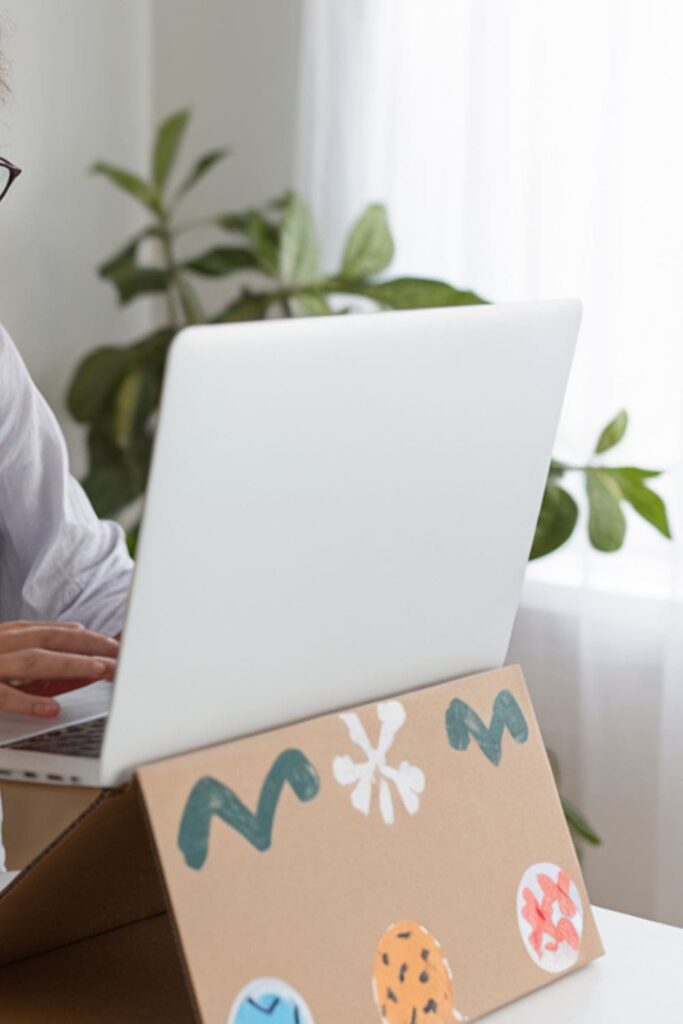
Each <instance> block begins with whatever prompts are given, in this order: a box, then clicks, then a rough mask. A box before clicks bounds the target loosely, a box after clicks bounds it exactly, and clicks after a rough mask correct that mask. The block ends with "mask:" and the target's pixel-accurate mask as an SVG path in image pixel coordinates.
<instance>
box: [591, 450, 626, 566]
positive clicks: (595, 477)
mask: <svg viewBox="0 0 683 1024" xmlns="http://www.w3.org/2000/svg"><path fill="white" fill-rule="evenodd" d="M586 493H587V494H588V510H589V511H588V536H589V538H590V542H591V544H592V545H593V547H594V548H597V550H598V551H618V550H619V548H620V547H621V546H622V544H623V543H624V537H625V535H626V520H625V518H624V513H623V512H622V510H621V507H620V505H619V499H620V497H621V493H620V490H619V487H618V486H617V484H616V483H615V482H614V481H613V480H611V479H610V477H609V475H608V474H607V473H606V472H605V471H604V470H602V469H587V470H586Z"/></svg>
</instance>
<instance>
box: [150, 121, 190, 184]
mask: <svg viewBox="0 0 683 1024" xmlns="http://www.w3.org/2000/svg"><path fill="white" fill-rule="evenodd" d="M189 119H190V111H189V110H180V111H178V113H177V114H171V116H170V117H167V118H166V120H165V121H163V122H162V123H161V125H160V126H159V130H158V132H157V137H156V141H155V144H154V157H153V159H152V180H153V181H154V185H155V187H156V192H157V194H159V195H160V194H161V193H162V192H163V190H164V186H165V185H166V181H167V180H168V176H169V174H170V173H171V170H172V168H173V164H174V163H175V158H176V156H177V155H178V149H179V148H180V144H181V142H182V140H183V135H184V134H185V129H186V128H187V122H188V121H189Z"/></svg>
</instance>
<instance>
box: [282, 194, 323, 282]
mask: <svg viewBox="0 0 683 1024" xmlns="http://www.w3.org/2000/svg"><path fill="white" fill-rule="evenodd" d="M278 273H279V276H280V278H281V280H282V281H284V282H285V283H286V284H311V283H313V282H315V281H317V280H318V279H319V277H320V268H319V263H318V243H317V240H316V235H315V224H314V222H313V215H312V213H311V211H310V209H309V208H308V206H307V205H306V203H304V202H303V201H302V200H301V199H300V198H299V196H297V195H291V196H290V197H289V198H288V200H287V205H286V206H285V210H284V215H283V218H282V227H281V229H280V249H279V254H278Z"/></svg>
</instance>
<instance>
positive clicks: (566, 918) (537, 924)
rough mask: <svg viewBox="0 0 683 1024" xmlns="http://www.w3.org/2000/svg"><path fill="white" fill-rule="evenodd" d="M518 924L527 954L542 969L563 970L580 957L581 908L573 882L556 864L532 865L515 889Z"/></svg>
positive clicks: (577, 891) (552, 971)
mask: <svg viewBox="0 0 683 1024" xmlns="http://www.w3.org/2000/svg"><path fill="white" fill-rule="evenodd" d="M517 923H518V925H519V931H520V934H521V936H522V941H523V942H524V946H525V948H526V951H527V953H528V954H529V956H530V957H531V959H532V960H533V961H534V963H535V964H537V965H538V966H539V967H540V968H542V970H544V971H549V972H550V973H551V974H558V973H559V972H560V971H566V970H568V968H570V967H571V966H572V965H573V964H575V963H576V961H577V960H578V957H579V949H580V946H581V936H582V934H583V907H582V905H581V896H580V895H579V890H578V888H577V887H576V883H575V882H574V881H573V879H572V878H571V877H570V876H569V874H568V872H566V871H565V870H564V869H563V868H560V867H558V865H557V864H549V863H543V864H533V865H532V866H531V867H530V868H527V870H526V871H525V872H524V874H523V875H522V880H521V882H520V883H519V888H518V889H517Z"/></svg>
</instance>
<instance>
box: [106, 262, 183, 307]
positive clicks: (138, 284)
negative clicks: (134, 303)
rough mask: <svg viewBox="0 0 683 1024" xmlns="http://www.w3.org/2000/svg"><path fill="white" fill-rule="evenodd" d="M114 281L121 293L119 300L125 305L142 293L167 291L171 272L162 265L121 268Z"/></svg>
mask: <svg viewBox="0 0 683 1024" xmlns="http://www.w3.org/2000/svg"><path fill="white" fill-rule="evenodd" d="M112 281H113V283H114V284H115V285H116V290H117V291H118V293H119V301H120V302H121V303H122V305H125V304H126V303H127V302H130V301H131V299H136V298H137V297H138V296H140V295H152V294H156V293H157V292H164V291H166V289H167V287H168V283H169V272H168V271H167V270H164V269H162V268H161V267H139V266H133V267H130V268H126V269H125V270H121V271H120V272H119V273H118V274H117V276H116V279H115V280H114V279H112Z"/></svg>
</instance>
